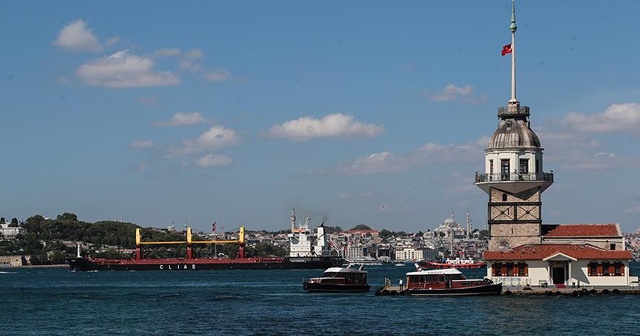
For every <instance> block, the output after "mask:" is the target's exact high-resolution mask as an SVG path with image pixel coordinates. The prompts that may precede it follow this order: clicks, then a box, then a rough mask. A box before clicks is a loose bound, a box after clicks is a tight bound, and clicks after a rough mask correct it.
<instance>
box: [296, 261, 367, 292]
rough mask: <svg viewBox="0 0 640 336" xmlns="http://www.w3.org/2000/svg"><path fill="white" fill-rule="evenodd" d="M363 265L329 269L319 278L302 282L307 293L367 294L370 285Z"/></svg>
mask: <svg viewBox="0 0 640 336" xmlns="http://www.w3.org/2000/svg"><path fill="white" fill-rule="evenodd" d="M363 266H364V265H359V266H358V265H356V264H350V265H348V266H347V267H330V268H327V270H326V271H324V274H323V275H322V276H321V277H317V278H311V279H309V280H307V281H303V282H302V287H303V288H304V289H305V290H306V291H308V292H315V293H319V292H325V293H354V292H368V291H369V289H370V288H371V285H369V284H368V283H367V273H368V272H367V271H364V270H363Z"/></svg>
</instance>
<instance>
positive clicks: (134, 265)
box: [67, 257, 342, 271]
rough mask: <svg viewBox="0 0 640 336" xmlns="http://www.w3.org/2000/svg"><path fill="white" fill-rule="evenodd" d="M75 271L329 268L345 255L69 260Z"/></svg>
mask: <svg viewBox="0 0 640 336" xmlns="http://www.w3.org/2000/svg"><path fill="white" fill-rule="evenodd" d="M67 263H68V264H69V268H70V269H71V270H72V271H199V270H235V269H238V270H271V269H326V268H328V267H333V266H338V265H341V264H342V258H315V257H310V258H240V259H213V258H212V259H192V260H185V259H140V260H130V259H85V258H69V259H67Z"/></svg>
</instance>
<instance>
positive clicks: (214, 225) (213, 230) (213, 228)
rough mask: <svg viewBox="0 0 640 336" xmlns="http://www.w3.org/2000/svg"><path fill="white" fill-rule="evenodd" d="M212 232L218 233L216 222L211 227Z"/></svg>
mask: <svg viewBox="0 0 640 336" xmlns="http://www.w3.org/2000/svg"><path fill="white" fill-rule="evenodd" d="M211 232H216V222H213V224H212V225H211Z"/></svg>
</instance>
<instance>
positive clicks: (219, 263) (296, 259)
mask: <svg viewBox="0 0 640 336" xmlns="http://www.w3.org/2000/svg"><path fill="white" fill-rule="evenodd" d="M295 219H296V217H295V210H292V211H291V221H292V223H291V233H290V234H289V235H288V238H289V246H290V249H289V256H287V257H275V258H267V257H245V256H244V246H245V228H244V226H242V227H240V232H239V235H238V239H237V240H193V239H192V232H191V228H190V227H187V230H186V231H187V232H186V233H187V238H186V241H168V242H157V241H153V242H147V241H142V239H141V234H140V229H139V228H137V229H136V252H135V257H134V258H132V259H106V258H89V257H84V256H82V255H81V251H80V245H78V253H77V255H76V257H75V258H67V260H66V261H67V263H68V264H69V267H70V269H71V271H150V270H158V271H196V270H230V269H251V270H263V269H326V268H329V267H333V266H340V265H342V262H343V260H344V259H343V258H342V257H336V256H332V255H331V249H330V247H329V244H328V243H327V238H326V235H325V232H324V225H320V226H319V227H318V228H317V229H316V231H317V234H316V233H314V232H313V230H312V229H310V228H309V224H310V218H309V217H308V216H306V217H305V222H304V225H301V226H300V227H298V228H296V227H295ZM171 244H186V245H187V253H186V256H185V257H183V258H162V259H148V258H143V257H142V246H144V245H171ZM195 244H238V245H239V251H238V257H237V258H229V257H222V258H220V257H217V256H214V257H207V258H194V257H193V254H192V246H193V245H195Z"/></svg>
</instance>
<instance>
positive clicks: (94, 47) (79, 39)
mask: <svg viewBox="0 0 640 336" xmlns="http://www.w3.org/2000/svg"><path fill="white" fill-rule="evenodd" d="M53 44H54V45H55V46H58V47H60V48H63V49H66V50H69V51H94V52H95V51H101V50H102V45H101V44H100V42H98V38H97V37H96V36H95V35H93V33H92V32H91V29H89V28H88V27H87V23H86V22H84V20H76V21H73V22H71V23H68V24H67V25H66V26H64V27H63V28H62V30H60V32H59V33H58V37H57V38H56V39H55V40H54V41H53Z"/></svg>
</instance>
